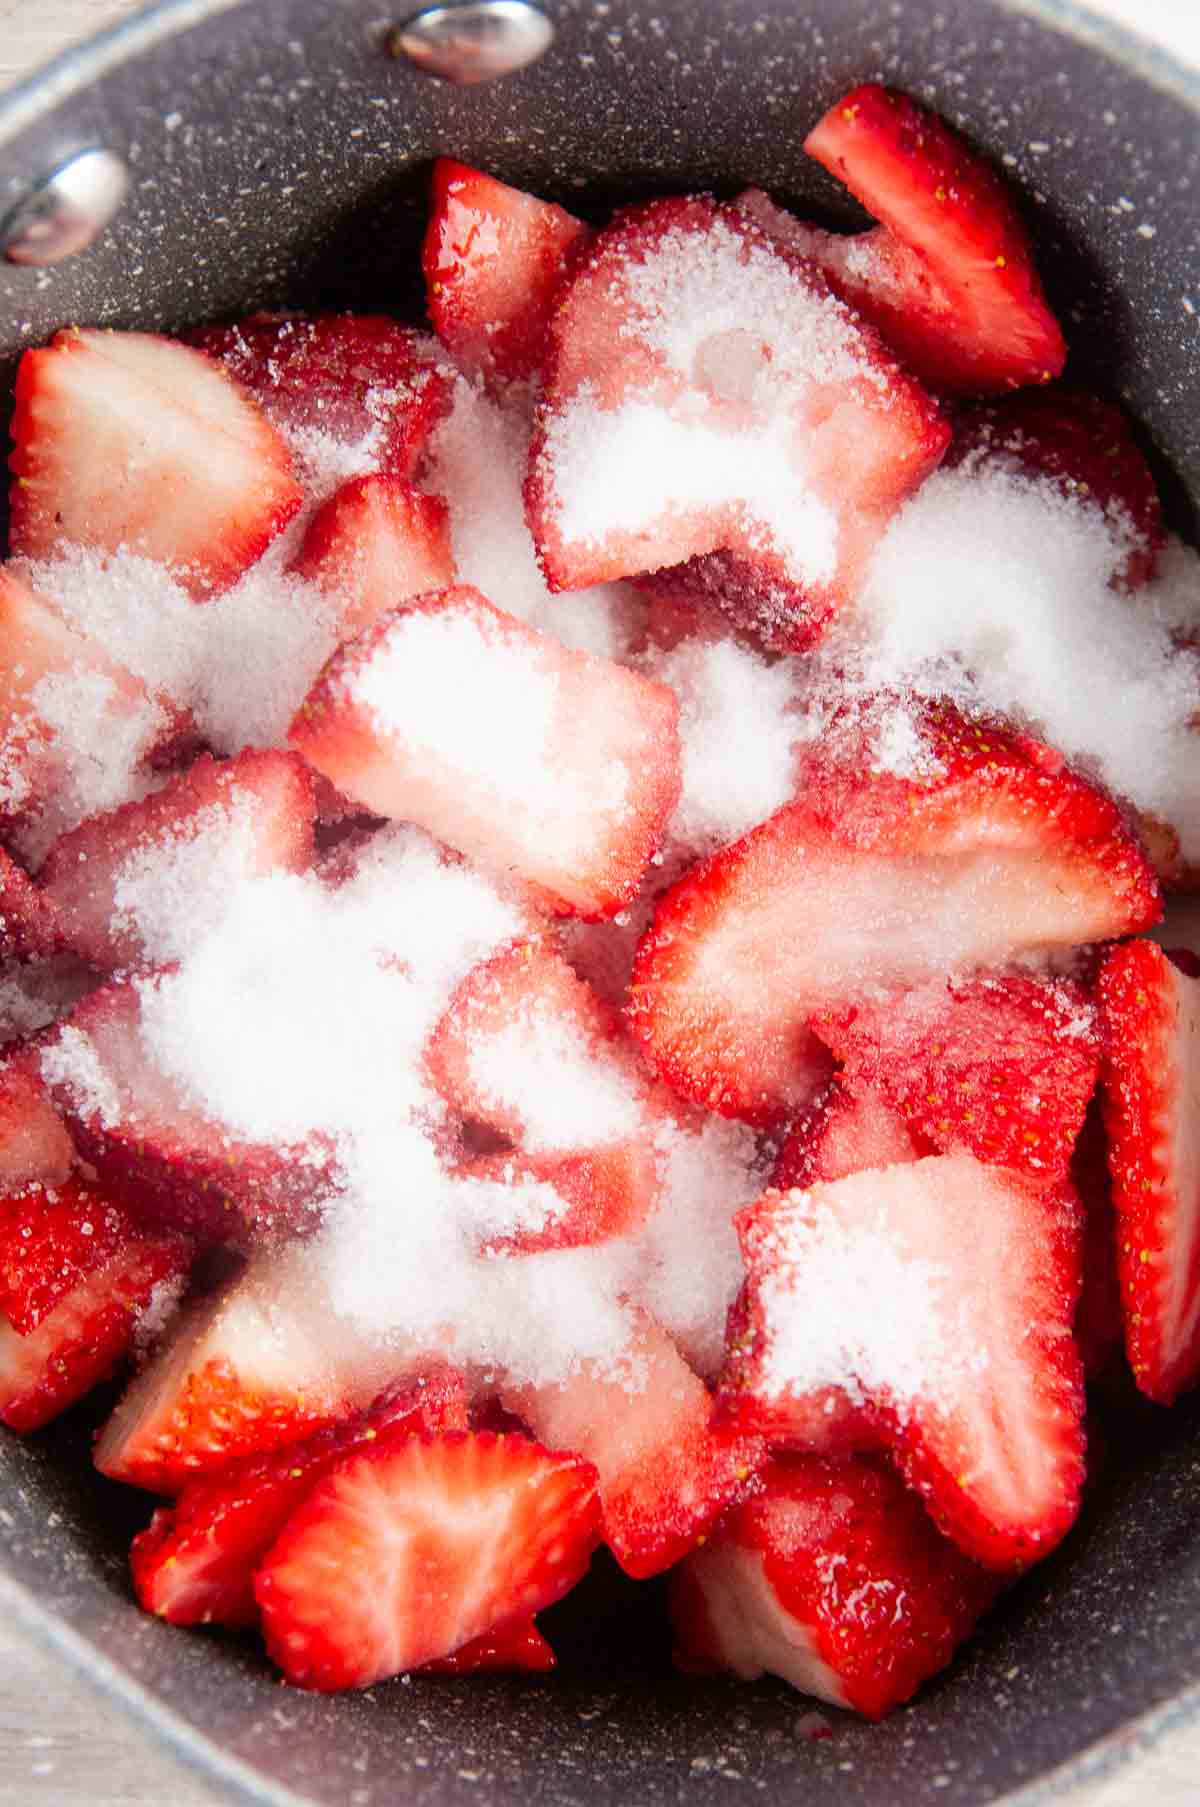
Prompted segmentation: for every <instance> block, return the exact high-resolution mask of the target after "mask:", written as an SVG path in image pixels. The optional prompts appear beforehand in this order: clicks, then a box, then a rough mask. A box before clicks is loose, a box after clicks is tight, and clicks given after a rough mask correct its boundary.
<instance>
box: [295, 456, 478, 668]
mask: <svg viewBox="0 0 1200 1807" xmlns="http://www.w3.org/2000/svg"><path fill="white" fill-rule="evenodd" d="M292 569H293V570H294V571H295V573H296V575H297V576H298V577H303V578H305V579H307V581H308V582H309V583H311V584H315V585H316V586H317V588H318V589H319V590H323V591H324V593H325V595H326V596H328V597H330V598H331V600H332V601H334V602H335V603H336V604H337V608H338V613H339V622H340V625H339V629H338V639H339V640H351V639H353V638H354V636H355V635H356V634H361V633H362V631H363V629H364V628H366V627H369V626H370V625H371V623H372V622H373V621H376V620H378V618H379V616H380V615H385V614H386V613H387V612H388V610H389V609H394V608H395V607H396V606H397V604H399V603H401V602H407V601H409V600H410V599H411V598H412V597H414V596H423V595H425V594H426V592H427V591H429V590H443V589H445V588H446V587H447V585H449V584H452V583H453V582H454V558H453V555H452V553H451V550H450V517H449V512H448V510H447V508H446V504H445V503H444V502H443V501H442V499H441V497H440V496H427V495H426V494H425V492H424V491H423V490H420V489H414V487H413V485H412V484H411V483H407V482H405V480H404V478H403V477H396V476H393V475H391V474H390V473H388V472H382V471H381V472H377V473H376V474H375V475H373V476H370V477H352V478H351V480H350V482H349V483H343V484H342V486H341V488H340V489H336V490H334V492H333V494H332V495H331V496H330V498H329V500H328V501H327V502H323V503H322V504H321V506H320V508H318V509H317V511H316V513H315V514H314V515H313V518H312V520H311V521H310V522H309V524H308V529H307V531H306V533H305V535H304V543H303V545H302V546H301V548H300V551H299V553H298V554H297V557H296V560H295V563H294V564H293V566H292Z"/></svg>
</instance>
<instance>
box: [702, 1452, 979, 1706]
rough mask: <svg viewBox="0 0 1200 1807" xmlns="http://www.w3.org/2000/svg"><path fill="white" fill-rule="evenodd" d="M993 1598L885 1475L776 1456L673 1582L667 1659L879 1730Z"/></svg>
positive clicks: (869, 1468) (974, 1569) (860, 1466)
mask: <svg viewBox="0 0 1200 1807" xmlns="http://www.w3.org/2000/svg"><path fill="white" fill-rule="evenodd" d="M999 1591H1000V1584H999V1582H998V1581H997V1578H996V1576H995V1575H991V1574H989V1573H988V1572H987V1571H986V1570H985V1569H982V1568H980V1567H979V1566H978V1565H977V1564H976V1563H973V1562H972V1561H971V1560H970V1559H969V1558H968V1557H966V1556H964V1555H962V1554H961V1552H960V1551H958V1550H956V1549H955V1547H954V1545H953V1544H951V1543H950V1542H948V1541H947V1539H946V1538H944V1537H943V1536H942V1535H941V1533H940V1532H939V1531H938V1529H937V1527H936V1526H935V1525H934V1524H933V1523H932V1522H931V1521H930V1519H929V1517H928V1515H927V1513H926V1512H925V1511H924V1509H923V1508H922V1506H921V1503H920V1501H919V1500H918V1499H916V1497H915V1496H914V1495H913V1494H911V1493H910V1492H908V1490H907V1489H906V1488H905V1487H904V1485H903V1483H902V1482H901V1481H899V1480H898V1479H897V1477H896V1476H895V1475H894V1474H892V1473H890V1472H889V1471H888V1470H887V1469H886V1468H884V1467H882V1466H880V1465H877V1464H875V1463H872V1462H866V1461H861V1460H859V1461H853V1462H845V1463H833V1462H824V1461H821V1460H819V1459H817V1458H815V1457H811V1456H791V1457H783V1458H777V1459H776V1460H775V1461H773V1462H771V1463H770V1464H769V1466H768V1467H767V1469H766V1470H765V1472H764V1473H763V1475H762V1476H761V1484H760V1491H758V1492H756V1493H755V1494H754V1495H753V1496H752V1497H751V1498H749V1499H747V1500H746V1501H744V1502H743V1504H742V1505H740V1506H737V1507H735V1508H734V1510H733V1511H732V1512H731V1513H730V1514H729V1516H728V1517H727V1518H726V1519H724V1520H723V1521H722V1523H721V1525H720V1526H719V1527H718V1529H717V1530H716V1531H715V1532H714V1534H713V1536H712V1537H711V1538H710V1539H709V1540H708V1541H707V1542H706V1543H705V1545H704V1546H703V1548H702V1549H699V1550H695V1551H693V1553H692V1554H691V1555H690V1556H688V1557H687V1558H686V1560H685V1561H684V1562H683V1563H681V1564H680V1566H679V1568H678V1569H676V1571H675V1573H674V1574H673V1575H672V1577H671V1618H672V1622H673V1625H674V1628H675V1661H676V1664H677V1666H678V1667H679V1668H681V1669H683V1670H685V1671H686V1672H688V1673H691V1674H697V1673H699V1674H710V1673H712V1672H714V1671H718V1672H719V1671H722V1670H725V1671H732V1673H733V1674H734V1675H737V1676H740V1677H742V1679H743V1680H746V1681H750V1680H753V1679H754V1678H755V1677H757V1676H759V1675H763V1674H768V1675H778V1676H781V1677H782V1678H783V1680H784V1681H787V1682H790V1683H791V1685H792V1687H793V1688H796V1689H798V1690H799V1692H800V1693H802V1694H813V1695H815V1696H816V1697H817V1699H818V1700H824V1701H828V1703H829V1704H830V1706H835V1707H849V1708H850V1709H851V1710H852V1711H854V1712H857V1713H861V1714H862V1715H863V1716H864V1718H866V1719H882V1718H883V1717H884V1715H885V1714H886V1713H889V1712H890V1711H891V1710H892V1708H893V1707H897V1706H900V1705H901V1704H902V1702H904V1701H906V1700H909V1699H910V1698H911V1697H912V1695H913V1694H915V1693H916V1691H917V1689H918V1688H919V1687H920V1686H921V1683H922V1682H924V1681H927V1680H928V1679H929V1677H930V1676H931V1675H936V1674H937V1673H938V1671H939V1670H941V1669H944V1668H945V1667H946V1665H947V1663H948V1662H949V1661H950V1659H951V1658H952V1656H953V1655H954V1652H955V1651H956V1650H957V1648H958V1646H959V1645H960V1644H961V1643H962V1642H963V1641H964V1639H966V1638H968V1637H969V1636H970V1635H971V1632H972V1631H973V1630H974V1629H975V1626H976V1624H977V1623H978V1621H979V1619H980V1618H981V1616H982V1615H983V1614H984V1613H985V1612H986V1611H987V1610H988V1608H989V1607H990V1606H991V1604H992V1602H993V1601H994V1600H995V1598H996V1596H997V1594H998V1593H999Z"/></svg>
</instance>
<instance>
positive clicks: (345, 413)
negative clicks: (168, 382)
mask: <svg viewBox="0 0 1200 1807" xmlns="http://www.w3.org/2000/svg"><path fill="white" fill-rule="evenodd" d="M188 337H189V339H190V340H191V342H192V344H193V345H196V346H198V347H199V348H200V349H201V350H202V351H205V352H207V353H208V354H209V356H210V357H212V358H215V359H216V360H217V361H218V362H219V363H220V364H222V365H223V366H224V368H225V369H226V370H227V371H228V372H229V374H230V375H231V376H233V377H235V378H236V379H237V381H238V382H239V383H240V384H241V385H242V386H243V388H245V389H248V390H249V391H250V393H251V394H252V395H253V396H254V398H255V400H256V401H257V402H258V403H259V405H260V407H261V408H262V410H263V412H264V413H265V414H266V415H267V417H268V419H270V420H271V421H273V422H274V423H275V425H276V426H277V427H278V428H279V429H280V431H281V432H283V433H285V434H286V435H287V437H288V438H289V439H291V440H292V441H293V442H298V447H297V449H298V450H299V451H300V452H301V454H302V455H303V454H305V453H306V452H307V451H308V450H309V446H308V443H307V442H308V441H309V440H310V439H311V438H312V436H316V438H317V440H318V441H321V440H326V441H332V442H333V443H334V444H335V445H336V446H338V447H341V448H344V449H346V450H349V451H357V452H361V454H362V456H363V464H362V470H363V472H364V473H365V472H366V471H369V470H375V469H379V470H385V471H392V472H394V473H395V475H396V476H398V477H411V476H412V474H413V471H414V470H415V468H416V466H417V464H418V462H419V460H420V457H421V454H422V452H423V451H424V449H425V442H426V441H427V439H428V438H429V435H430V433H431V432H432V431H433V429H434V427H435V426H436V425H437V423H438V421H439V420H440V419H441V418H442V416H443V414H445V413H446V411H447V409H448V408H449V406H450V376H449V374H448V373H447V372H445V371H443V370H441V369H439V368H438V364H437V360H436V355H435V353H436V347H435V346H434V345H433V342H432V340H430V339H428V338H427V337H426V336H425V334H424V333H419V332H416V331H414V330H413V328H412V327H411V326H401V324H400V322H399V321H398V320H392V319H389V318H388V317H387V316H386V315H384V314H318V315H316V316H314V317H311V318H310V317H306V316H305V315H303V314H251V315H250V317H249V319H247V320H241V321H239V322H238V323H237V325H236V326H204V327H200V328H199V329H198V330H197V331H195V332H192V333H190V334H189V335H188Z"/></svg>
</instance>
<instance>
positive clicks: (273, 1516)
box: [129, 1369, 467, 1625]
mask: <svg viewBox="0 0 1200 1807" xmlns="http://www.w3.org/2000/svg"><path fill="white" fill-rule="evenodd" d="M466 1428H467V1395H466V1389H465V1387H464V1385H463V1382H462V1377H461V1376H460V1375H458V1374H456V1373H454V1372H453V1370H450V1369H442V1370H434V1371H432V1372H431V1373H430V1374H429V1375H427V1376H423V1377H421V1379H419V1380H417V1381H416V1382H414V1383H413V1384H412V1385H411V1386H408V1387H405V1388H403V1389H402V1390H401V1391H400V1393H399V1394H398V1395H385V1396H384V1398H383V1399H382V1400H380V1401H379V1402H377V1403H376V1405H374V1406H373V1407H371V1408H370V1409H369V1410H368V1411H366V1412H363V1413H361V1414H360V1415H359V1416H358V1417H355V1418H351V1419H348V1420H346V1421H345V1422H344V1423H340V1424H335V1425H331V1426H330V1427H329V1428H328V1429H326V1430H323V1431H318V1432H316V1434H315V1435H314V1436H312V1437H308V1438H306V1439H305V1440H304V1441H303V1442H301V1443H293V1444H289V1445H287V1446H286V1447H284V1448H283V1449H272V1450H266V1451H263V1452H262V1453H260V1454H258V1455H252V1456H245V1457H243V1458H242V1459H241V1460H240V1461H233V1462H230V1463H229V1464H228V1465H227V1466H225V1467H223V1468H219V1469H217V1471H216V1472H215V1473H214V1474H212V1475H207V1474H205V1475H202V1476H201V1477H200V1478H199V1479H198V1480H195V1481H190V1482H189V1483H188V1484H187V1486H186V1487H185V1488H184V1490H183V1492H182V1493H181V1494H180V1496H179V1498H178V1500H177V1501H176V1502H175V1504H174V1505H171V1506H160V1507H159V1508H158V1510H157V1511H156V1512H155V1514H154V1517H153V1518H152V1519H151V1521H150V1524H149V1525H148V1526H147V1527H146V1529H145V1530H144V1531H141V1532H139V1533H138V1535H137V1536H136V1537H135V1538H134V1540H133V1545H132V1548H131V1549H130V1552H129V1562H130V1568H131V1570H132V1573H133V1586H134V1592H135V1593H136V1594H137V1597H138V1599H139V1600H140V1601H141V1603H142V1605H143V1606H144V1607H145V1609H146V1611H147V1612H152V1613H156V1614H157V1615H158V1617H159V1618H161V1619H168V1620H169V1621H170V1623H171V1624H172V1625H210V1624H215V1625H257V1623H258V1603H257V1601H256V1600H255V1598H254V1571H255V1570H256V1569H257V1567H258V1565H259V1563H260V1562H261V1561H262V1559H263V1557H264V1556H265V1555H266V1553H267V1551H268V1550H269V1549H270V1548H271V1545H272V1544H273V1543H274V1542H275V1539H276V1538H277V1537H278V1536H279V1533H280V1532H281V1531H282V1530H283V1527H284V1525H285V1524H286V1523H287V1521H288V1519H289V1518H290V1517H291V1516H292V1513H293V1512H294V1511H295V1510H296V1508H297V1507H298V1506H299V1505H301V1504H302V1503H303V1501H304V1500H306V1499H307V1498H308V1496H309V1494H310V1493H311V1492H312V1490H313V1488H314V1487H315V1486H316V1484H317V1482H318V1481H319V1480H321V1479H322V1478H323V1477H324V1476H325V1475H327V1474H329V1473H330V1472H331V1471H332V1470H333V1469H334V1468H336V1467H337V1466H338V1464H339V1463H340V1462H342V1461H344V1460H345V1458H346V1457H347V1456H348V1455H351V1454H352V1453H354V1452H355V1451H356V1450H359V1449H366V1448H369V1447H371V1446H372V1445H374V1444H376V1443H383V1442H385V1441H386V1442H388V1443H392V1442H396V1441H399V1440H400V1439H401V1438H403V1437H411V1436H413V1435H415V1434H416V1433H418V1432H423V1433H425V1434H428V1435H433V1434H436V1433H438V1432H441V1431H447V1430H465V1429H466Z"/></svg>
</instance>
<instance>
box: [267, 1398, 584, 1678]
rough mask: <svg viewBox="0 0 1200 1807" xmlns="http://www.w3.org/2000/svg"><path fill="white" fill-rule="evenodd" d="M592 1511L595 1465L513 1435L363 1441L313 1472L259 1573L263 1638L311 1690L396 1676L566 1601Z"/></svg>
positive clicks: (580, 1569)
mask: <svg viewBox="0 0 1200 1807" xmlns="http://www.w3.org/2000/svg"><path fill="white" fill-rule="evenodd" d="M598 1517H599V1514H598V1512H597V1507H596V1478H595V1471H594V1470H593V1469H592V1467H591V1465H590V1464H589V1463H587V1462H583V1461H581V1460H580V1459H579V1458H578V1457H577V1456H571V1455H556V1454H552V1453H551V1452H550V1451H549V1450H546V1449H543V1448H542V1447H541V1446H540V1445H538V1444H536V1443H531V1442H529V1441H528V1440H527V1439H526V1438H524V1437H505V1436H497V1435H495V1434H494V1433H493V1432H490V1431H458V1432H455V1431H449V1432H446V1433H444V1434H443V1435H441V1436H438V1437H409V1438H407V1439H405V1440H404V1441H403V1442H401V1443H399V1444H396V1445H392V1444H390V1443H384V1444H383V1445H381V1446H380V1445H377V1446H376V1447H375V1448H373V1449H369V1450H363V1451H361V1452H360V1453H358V1454H356V1455H352V1456H350V1457H349V1458H348V1459H347V1460H346V1461H345V1462H343V1463H342V1464H341V1465H340V1466H339V1467H338V1468H336V1469H335V1470H334V1472H333V1473H332V1474H330V1475H329V1476H327V1477H326V1479H324V1480H323V1481H321V1482H319V1483H318V1485H317V1487H316V1489H315V1490H314V1492H313V1493H312V1494H310V1495H309V1498H308V1499H307V1500H306V1501H305V1503H304V1504H303V1505H302V1506H301V1507H300V1509H299V1510H298V1511H297V1512H296V1513H295V1515H294V1516H293V1517H292V1518H291V1519H290V1520H289V1521H288V1523H287V1525H286V1526H285V1527H284V1530H283V1532H282V1534H281V1535H280V1537H279V1539H278V1540H277V1542H276V1543H275V1544H274V1546H273V1547H272V1549H271V1550H270V1551H269V1552H268V1554H267V1556H266V1559H265V1561H264V1562H263V1565H262V1567H261V1568H260V1569H259V1571H258V1576H257V1579H256V1581H255V1593H256V1596H257V1599H258V1603H259V1606H260V1607H261V1609H262V1621H263V1631H264V1634H265V1636H266V1641H267V1649H268V1651H269V1653H270V1655H271V1657H272V1658H273V1659H274V1661H275V1662H276V1663H277V1664H278V1665H279V1667H280V1668H281V1669H282V1670H283V1673H284V1675H285V1677H286V1678H287V1680H288V1681H290V1682H292V1683H293V1684H294V1685H295V1686H297V1687H302V1688H311V1689H314V1690H316V1691H318V1692H321V1693H331V1692H335V1691H336V1690H338V1689H340V1688H369V1687H370V1686H371V1685H372V1683H373V1682H377V1681H382V1680H383V1679H384V1678H385V1677H387V1676H391V1675H402V1674H405V1673H406V1672H407V1671H409V1670H411V1669H416V1668H419V1667H420V1666H421V1665H422V1664H423V1663H428V1662H432V1661H434V1660H436V1659H437V1658H440V1657H446V1656H449V1655H451V1654H452V1653H453V1652H454V1651H456V1650H459V1649H461V1648H462V1646H463V1645H464V1644H467V1643H469V1642H471V1641H472V1640H474V1639H476V1638H480V1637H482V1636H484V1635H485V1634H486V1633H488V1632H490V1631H492V1630H493V1629H497V1630H498V1629H499V1628H501V1627H502V1626H503V1625H504V1624H505V1623H506V1622H508V1621H511V1620H526V1621H527V1620H528V1618H529V1616H530V1614H531V1613H534V1612H537V1611H539V1610H540V1609H541V1608H542V1607H544V1606H549V1605H551V1604H552V1603H553V1602H554V1601H555V1600H559V1599H561V1598H562V1596H563V1595H564V1594H565V1593H567V1592H569V1590H570V1589H571V1588H572V1587H574V1585H575V1583H576V1581H578V1580H579V1578H580V1576H581V1575H582V1574H583V1573H584V1572H585V1571H586V1569H587V1566H588V1562H589V1560H590V1558H591V1554H592V1551H593V1549H594V1548H595V1545H596V1541H597V1529H598Z"/></svg>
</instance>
